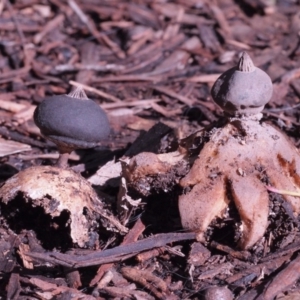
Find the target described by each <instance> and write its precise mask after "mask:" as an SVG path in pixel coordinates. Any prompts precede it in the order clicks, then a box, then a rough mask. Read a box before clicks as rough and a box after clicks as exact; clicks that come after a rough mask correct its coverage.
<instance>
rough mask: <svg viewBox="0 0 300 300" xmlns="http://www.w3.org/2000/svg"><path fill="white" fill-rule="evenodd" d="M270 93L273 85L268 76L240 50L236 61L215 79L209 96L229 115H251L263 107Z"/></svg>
mask: <svg viewBox="0 0 300 300" xmlns="http://www.w3.org/2000/svg"><path fill="white" fill-rule="evenodd" d="M272 92H273V84H272V81H271V78H270V77H269V75H268V74H267V73H265V72H264V71H263V70H261V69H259V68H257V67H255V66H254V65H253V62H252V60H251V58H250V57H249V55H248V54H247V53H246V52H244V53H243V55H242V57H241V58H240V61H239V64H238V65H237V66H236V67H234V68H231V69H229V70H228V71H226V72H224V73H223V74H222V75H221V76H220V77H219V78H218V79H217V80H216V82H215V83H214V85H213V87H212V90H211V95H212V97H213V99H214V101H215V102H216V103H217V104H218V105H219V106H220V107H221V108H222V109H223V110H224V111H225V112H227V113H229V114H231V115H252V114H257V113H260V112H261V111H262V110H263V108H264V106H265V104H266V103H268V101H269V100H270V99H271V96H272Z"/></svg>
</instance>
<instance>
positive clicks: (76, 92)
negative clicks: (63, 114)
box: [68, 86, 89, 100]
mask: <svg viewBox="0 0 300 300" xmlns="http://www.w3.org/2000/svg"><path fill="white" fill-rule="evenodd" d="M68 96H69V97H72V98H77V99H82V100H87V99H89V98H88V96H87V95H86V93H85V91H84V89H83V88H82V87H81V86H76V88H75V89H73V90H72V91H71V92H70V93H69V94H68Z"/></svg>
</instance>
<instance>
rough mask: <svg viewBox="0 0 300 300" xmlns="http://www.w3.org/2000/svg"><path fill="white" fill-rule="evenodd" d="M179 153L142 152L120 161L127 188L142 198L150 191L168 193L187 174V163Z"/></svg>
mask: <svg viewBox="0 0 300 300" xmlns="http://www.w3.org/2000/svg"><path fill="white" fill-rule="evenodd" d="M183 157H184V155H183V154H181V153H180V152H177V151H176V152H170V153H164V154H154V153H151V152H142V153H140V154H138V155H136V156H134V157H133V158H131V159H130V160H123V161H122V173H123V176H124V177H125V179H126V181H127V183H128V186H130V187H131V188H133V189H134V190H136V191H138V192H139V193H140V194H142V195H144V196H148V195H149V194H150V193H151V191H159V190H163V191H165V192H167V191H169V190H170V189H171V188H172V187H173V186H174V185H175V184H176V183H178V182H179V179H180V178H181V177H182V176H183V175H185V174H186V172H187V162H186V161H185V160H184V159H183Z"/></svg>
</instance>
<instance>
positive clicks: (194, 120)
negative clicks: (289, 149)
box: [0, 0, 300, 300]
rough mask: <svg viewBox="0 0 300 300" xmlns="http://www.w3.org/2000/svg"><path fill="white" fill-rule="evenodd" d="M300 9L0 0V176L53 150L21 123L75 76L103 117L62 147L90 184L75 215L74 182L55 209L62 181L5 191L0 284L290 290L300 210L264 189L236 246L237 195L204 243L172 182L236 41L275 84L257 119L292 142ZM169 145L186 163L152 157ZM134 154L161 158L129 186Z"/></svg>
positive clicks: (256, 294) (12, 293)
mask: <svg viewBox="0 0 300 300" xmlns="http://www.w3.org/2000/svg"><path fill="white" fill-rule="evenodd" d="M299 8H300V2H299V1H296V0H294V1H292V0H273V1H272V0H271V1H268V0H241V1H234V0H209V1H207V0H174V1H168V0H166V1H163V0H155V1H149V0H130V1H125V0H103V1H97V0H85V1H83V0H63V1H60V0H18V1H9V0H3V1H0V33H1V40H0V160H1V163H0V182H1V184H2V186H3V187H4V186H5V184H6V183H9V180H10V178H17V177H13V176H18V175H17V174H19V172H21V171H24V170H28V169H29V168H39V167H40V166H43V168H44V169H45V170H46V169H47V166H52V165H54V163H55V161H56V160H57V159H58V157H59V153H58V150H57V148H56V146H55V145H54V144H53V143H52V142H50V141H48V140H46V139H45V138H44V137H43V136H42V135H41V134H40V131H39V129H38V128H37V127H36V125H35V124H34V121H33V112H34V110H35V108H36V106H37V105H38V104H40V103H41V102H42V101H43V99H44V98H45V97H47V96H53V95H59V94H68V93H70V92H71V91H72V90H73V89H74V88H75V87H82V88H83V89H84V90H85V92H86V94H87V96H88V97H89V98H90V99H93V100H94V101H95V102H96V103H97V104H99V105H100V106H101V107H102V108H103V109H104V110H105V111H106V113H107V115H108V118H109V122H110V124H111V127H112V130H111V134H110V136H109V137H108V138H107V139H105V140H104V141H103V142H102V143H101V146H97V147H96V148H94V149H88V150H76V151H74V152H73V153H72V154H71V155H70V158H69V170H68V172H71V173H72V174H73V173H74V174H75V173H77V174H75V175H74V176H75V177H77V176H82V177H80V178H82V179H81V180H84V181H85V179H86V180H87V181H88V182H89V183H90V184H91V185H92V187H93V189H92V191H90V192H89V193H90V195H92V196H90V198H89V199H88V200H87V201H88V203H89V204H87V205H85V207H82V208H79V209H80V213H79V211H76V212H75V216H73V215H71V213H72V211H73V210H72V209H70V210H69V211H68V207H72V201H70V199H72V196H70V197H71V198H70V199H69V198H68V201H69V202H67V208H64V207H63V208H62V207H60V208H61V209H62V211H61V213H60V214H59V215H57V214H56V213H55V212H54V211H55V209H56V208H57V207H59V205H60V204H59V203H60V199H58V198H59V197H64V196H63V195H64V192H63V193H60V192H59V191H60V190H59V189H61V188H62V189H67V187H68V182H67V181H68V180H69V179H66V180H65V181H64V182H65V183H58V187H57V190H56V189H55V193H59V195H60V196H57V194H55V196H54V194H52V192H53V191H51V184H53V182H51V180H48V184H49V186H47V189H46V188H45V189H44V190H47V191H48V190H49V192H47V193H46V194H43V193H40V194H39V195H37V194H36V193H35V190H34V188H32V189H31V190H30V191H26V188H25V187H24V188H23V187H22V186H18V189H16V190H11V191H7V193H10V195H11V197H6V198H5V197H4V196H3V194H2V197H3V199H6V200H5V201H3V199H2V202H1V203H0V236H1V239H0V298H1V299H11V300H17V299H20V300H22V299H24V300H25V299H57V300H59V299H60V300H63V299H64V300H66V299H88V300H89V299H91V300H92V299H93V300H96V299H98V300H100V299H170V300H171V299H206V300H214V299H225V300H230V299H239V300H251V299H267V300H271V299H277V300H279V299H280V300H287V299H299V298H300V281H299V279H300V276H299V274H300V256H299V255H300V223H299V221H300V219H299V217H295V215H294V214H293V211H292V208H291V206H290V205H289V203H288V202H286V201H285V200H284V198H283V197H282V195H280V194H276V193H269V199H270V201H269V203H270V204H269V216H268V225H267V229H266V233H265V234H264V236H263V238H261V239H260V240H259V241H258V242H257V243H256V244H255V245H254V246H253V247H251V248H249V249H246V250H240V249H239V247H238V243H237V241H238V240H239V238H240V236H238V234H239V233H238V232H239V231H238V230H236V229H237V227H238V226H239V225H240V218H239V215H238V213H237V209H236V207H234V205H229V208H228V214H227V216H226V217H225V218H222V219H220V218H216V219H215V220H214V221H213V222H212V224H211V225H210V226H209V228H208V230H207V232H206V240H205V242H202V243H200V242H199V241H196V234H195V233H193V232H185V231H184V230H183V229H182V226H181V222H180V215H179V211H178V197H179V195H181V194H182V188H180V186H179V185H178V184H177V183H178V182H179V181H180V180H181V179H182V178H183V177H184V176H185V175H186V174H187V173H188V172H189V169H190V167H191V162H193V161H194V160H195V159H196V157H197V155H198V154H199V151H200V150H201V148H202V146H203V144H204V143H205V142H206V141H208V140H209V136H206V135H205V132H207V131H206V130H207V128H214V127H220V126H221V125H222V124H223V123H222V122H224V121H223V120H224V119H223V113H222V110H221V109H220V108H219V107H218V106H217V105H216V104H215V103H214V102H213V101H212V97H211V95H210V90H211V87H212V85H213V83H214V82H215V81H216V79H217V78H218V77H219V76H220V74H221V73H223V72H224V71H226V70H227V69H229V68H231V67H233V66H235V65H236V64H237V62H238V60H239V57H240V55H241V54H242V52H243V51H247V53H248V54H249V55H250V56H251V58H252V59H253V62H254V64H255V65H256V66H257V67H259V68H261V69H263V70H264V71H265V72H266V73H267V74H269V75H270V77H271V79H272V82H273V86H274V92H273V96H272V99H271V101H270V102H269V103H268V104H267V106H266V107H265V109H264V110H263V115H264V117H263V120H264V122H268V123H271V124H272V125H274V126H275V127H278V128H280V129H281V130H282V131H284V133H285V134H287V135H288V137H289V139H290V140H291V142H292V143H293V144H294V145H295V146H296V147H298V146H299V144H300V142H299V141H300V139H299V138H300V134H299V132H300V131H299V130H300V121H299V117H300V114H299V107H300V104H299V103H300V102H299V101H300V39H299V32H300V12H299V11H300V9H299ZM202 133H203V134H202ZM178 149H188V151H189V153H190V164H188V163H185V162H183V161H182V160H181V157H180V156H176V155H174V156H172V163H173V164H174V165H176V167H175V168H173V169H168V167H167V166H168V163H170V161H167V160H165V161H164V160H163V159H166V157H167V156H166V155H167V154H168V153H176V151H177V150H178ZM144 152H148V153H149V152H150V153H153V154H155V155H158V156H155V157H161V158H162V161H164V163H161V162H160V163H158V162H157V161H155V158H153V165H152V169H153V173H151V172H150V173H149V174H148V175H149V177H148V179H149V180H148V181H147V180H145V181H138V184H137V185H138V188H134V186H132V185H131V183H130V182H128V181H127V180H126V178H125V177H126V176H121V175H122V174H123V175H124V173H126V172H127V171H126V170H131V169H130V168H131V167H132V166H131V165H130V159H131V158H132V157H133V156H134V157H135V158H136V159H138V158H139V159H140V160H139V161H140V162H143V156H142V155H143V153H144ZM139 155H141V156H139ZM178 155H179V154H178ZM168 159H170V158H169V157H168ZM128 164H129V165H128ZM29 170H32V169H29ZM38 170H39V169H38ZM156 170H163V172H162V173H161V174H159V175H158V174H157V173H155V171H156ZM51 172H52V171H51ZM58 173H59V171H58ZM23 174H24V173H23ZM28 174H31V173H30V171H29V172H28ZM262 174H263V170H262ZM52 175H53V174H52ZM52 175H51V176H52ZM131 175H132V174H131ZM30 176H31V175H30ZM51 176H50V175H49V178H50V177H51ZM132 176H133V175H132ZM134 176H135V175H134ZM137 176H138V175H137ZM37 178H38V176H37ZM84 178H85V179H84ZM11 180H14V179H11ZM28 180H29V179H28ZM36 180H38V179H36ZM263 180H264V179H263V178H262V181H263ZM9 184H10V183H9ZM31 184H33V183H32V182H31ZM84 184H86V183H84ZM46 185H47V183H46ZM49 187H50V188H49ZM65 192H66V194H68V193H67V191H65ZM73 193H75V194H76V195H75V194H73V195H75V196H74V199H76V198H77V197H79V196H80V193H84V191H78V190H76V191H73ZM61 195H62V196H61ZM65 197H67V196H65ZM68 197H69V196H68ZM33 200H34V201H33ZM98 200H99V201H100V202H101V203H100V202H97V201H98ZM42 201H45V202H42ZM299 201H300V198H299ZM41 202H42V204H40V203H41ZM95 203H97V204H95ZM77 204H78V203H77ZM257 209H258V210H259V208H257ZM79 215H80V216H79ZM74 218H76V222H79V223H80V224H81V226H82V228H84V230H80V229H78V228H77V231H76V232H77V233H76V236H80V238H77V237H76V238H74V232H73V233H72V230H73V229H74V223H75V221H74V220H75V219H74ZM72 223H73V224H72ZM72 226H73V227H72ZM78 241H79V242H78Z"/></svg>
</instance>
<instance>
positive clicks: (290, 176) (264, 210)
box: [179, 118, 300, 249]
mask: <svg viewBox="0 0 300 300" xmlns="http://www.w3.org/2000/svg"><path fill="white" fill-rule="evenodd" d="M265 174H266V175H267V177H268V180H269V181H270V182H271V184H272V185H273V186H275V187H276V188H278V189H288V190H291V191H298V192H299V191H300V156H299V153H298V150H297V149H296V148H295V147H294V146H293V145H292V143H291V142H290V141H289V140H288V139H287V137H286V136H285V135H284V134H283V133H281V132H280V131H279V130H278V129H276V128H274V127H272V126H271V125H268V124H260V123H259V122H258V121H256V120H251V119H247V118H245V119H242V118H240V119H231V122H229V123H228V124H227V125H226V126H225V127H223V128H220V129H217V130H215V131H214V132H212V133H211V137H210V141H209V142H207V143H206V144H205V146H204V147H203V149H202V151H201V152H200V155H199V158H198V159H197V160H196V161H195V163H194V165H193V166H192V168H191V170H190V172H189V173H188V174H187V176H185V177H184V178H183V179H182V180H181V181H180V184H181V186H182V187H184V188H187V187H190V188H191V190H190V191H188V192H187V193H186V194H183V195H181V196H180V198H179V210H180V215H181V221H182V225H183V227H185V228H187V229H190V230H194V231H196V232H198V233H199V235H198V238H199V240H202V239H203V234H204V233H205V231H206V229H207V227H208V225H209V224H210V223H211V221H212V220H213V219H214V218H215V217H216V216H219V217H222V215H223V213H224V211H225V209H226V208H227V207H228V203H229V201H230V199H233V201H234V203H235V206H236V208H237V210H238V212H239V215H240V217H241V221H242V237H241V240H240V247H241V248H243V249H246V248H249V247H251V246H252V245H254V244H255V243H256V242H257V241H258V240H259V239H260V238H261V237H262V236H263V235H264V233H265V230H266V228H267V219H268V214H269V195H268V193H267V189H266V187H265V186H264V184H263V183H262V182H261V180H260V179H261V178H262V177H264V175H265ZM228 191H229V192H230V193H229V194H230V196H229V197H228V193H227V192H228ZM283 197H284V198H285V200H286V201H288V202H289V203H290V204H291V206H292V208H293V210H294V213H295V215H298V214H299V213H300V201H299V198H297V197H293V196H290V195H283Z"/></svg>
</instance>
